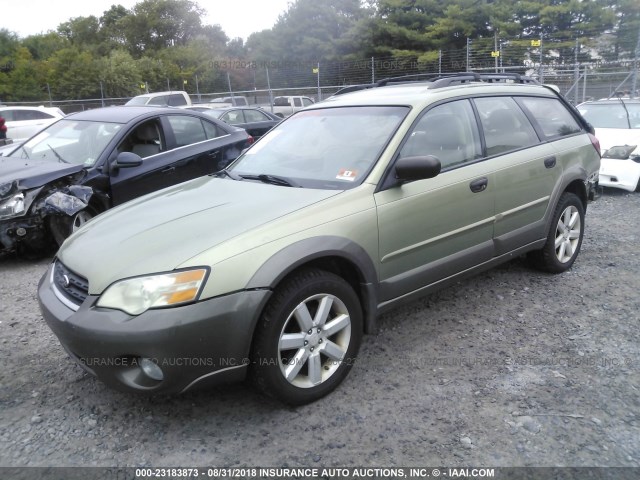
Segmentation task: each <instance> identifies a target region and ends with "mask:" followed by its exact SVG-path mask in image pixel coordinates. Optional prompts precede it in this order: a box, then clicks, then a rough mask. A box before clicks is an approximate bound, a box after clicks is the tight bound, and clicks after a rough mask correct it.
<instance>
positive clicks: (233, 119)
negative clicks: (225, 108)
mask: <svg viewBox="0 0 640 480" xmlns="http://www.w3.org/2000/svg"><path fill="white" fill-rule="evenodd" d="M220 120H222V121H223V122H225V123H228V124H229V125H239V124H241V123H245V122H244V117H243V116H242V110H231V111H230V112H227V113H225V114H224V115H222V116H221V117H220Z"/></svg>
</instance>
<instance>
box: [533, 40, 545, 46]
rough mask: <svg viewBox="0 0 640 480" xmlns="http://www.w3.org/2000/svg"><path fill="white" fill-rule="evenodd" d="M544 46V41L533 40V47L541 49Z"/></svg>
mask: <svg viewBox="0 0 640 480" xmlns="http://www.w3.org/2000/svg"><path fill="white" fill-rule="evenodd" d="M541 45H542V40H531V46H532V47H539V46H541Z"/></svg>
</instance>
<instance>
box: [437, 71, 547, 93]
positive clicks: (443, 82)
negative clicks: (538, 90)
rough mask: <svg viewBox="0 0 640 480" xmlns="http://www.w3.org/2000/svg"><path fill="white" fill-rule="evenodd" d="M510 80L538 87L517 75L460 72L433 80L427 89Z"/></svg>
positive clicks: (535, 82)
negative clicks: (457, 84) (456, 84)
mask: <svg viewBox="0 0 640 480" xmlns="http://www.w3.org/2000/svg"><path fill="white" fill-rule="evenodd" d="M508 80H510V81H511V82H513V83H533V84H535V85H540V82H538V81H537V80H536V79H535V78H532V77H527V76H525V75H520V74H519V73H475V72H462V73H454V74H451V75H442V76H441V77H438V78H434V79H433V83H432V84H431V85H430V86H429V88H430V89H431V88H444V87H448V86H450V85H453V84H455V83H469V82H486V83H498V82H506V81H508Z"/></svg>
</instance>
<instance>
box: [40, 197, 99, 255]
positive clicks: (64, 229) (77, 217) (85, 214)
mask: <svg viewBox="0 0 640 480" xmlns="http://www.w3.org/2000/svg"><path fill="white" fill-rule="evenodd" d="M97 214H98V213H97V212H96V211H95V209H94V208H92V207H90V206H87V207H86V208H84V209H83V210H80V211H79V212H76V213H75V214H74V215H71V216H67V215H52V216H50V217H49V230H50V231H51V235H52V236H53V239H54V240H55V242H56V243H57V244H58V247H60V246H61V245H62V243H63V242H64V241H65V240H66V239H67V237H69V236H70V235H71V234H72V233H73V232H75V231H76V230H77V229H78V228H80V227H81V226H82V225H84V224H85V223H87V222H88V221H89V220H91V219H92V218H93V217H95V216H96V215H97Z"/></svg>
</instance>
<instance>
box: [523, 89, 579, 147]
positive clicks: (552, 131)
mask: <svg viewBox="0 0 640 480" xmlns="http://www.w3.org/2000/svg"><path fill="white" fill-rule="evenodd" d="M518 101H519V102H521V104H522V105H523V106H524V107H525V108H526V109H527V110H528V111H529V112H531V115H532V116H533V118H535V119H536V122H538V125H539V126H540V129H541V130H542V133H543V134H544V137H545V139H546V140H550V139H553V138H557V137H564V136H566V135H572V134H574V133H578V132H580V131H581V128H580V125H579V124H578V122H577V121H576V119H575V118H574V117H573V115H571V112H569V111H568V110H567V108H566V107H565V106H564V105H563V104H562V102H560V100H558V99H557V98H537V97H521V98H519V99H518Z"/></svg>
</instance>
